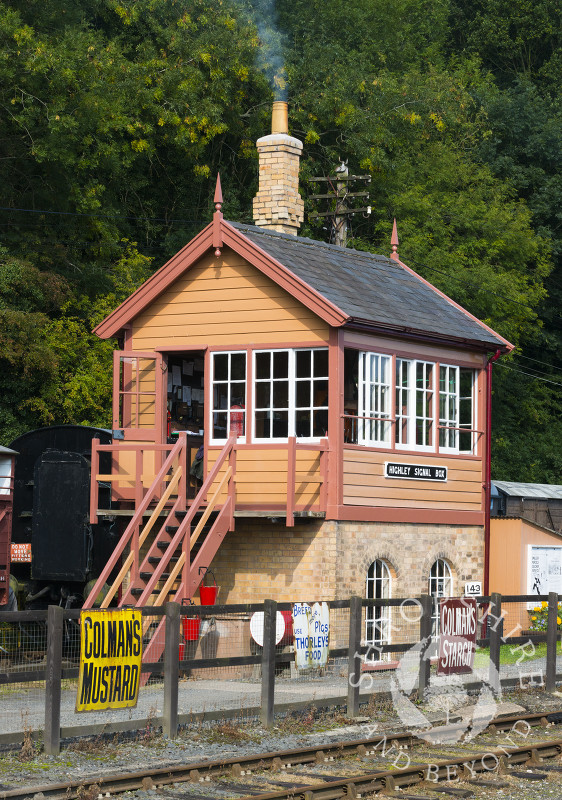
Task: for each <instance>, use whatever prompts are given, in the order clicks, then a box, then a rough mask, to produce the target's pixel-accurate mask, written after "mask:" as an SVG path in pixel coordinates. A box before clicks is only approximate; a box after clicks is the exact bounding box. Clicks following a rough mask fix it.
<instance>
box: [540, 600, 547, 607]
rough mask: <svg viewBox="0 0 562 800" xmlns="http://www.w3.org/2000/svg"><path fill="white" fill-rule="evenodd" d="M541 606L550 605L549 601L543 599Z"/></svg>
mask: <svg viewBox="0 0 562 800" xmlns="http://www.w3.org/2000/svg"><path fill="white" fill-rule="evenodd" d="M541 606H542V607H543V608H546V607H547V606H548V603H547V602H546V600H543V601H542V603H541Z"/></svg>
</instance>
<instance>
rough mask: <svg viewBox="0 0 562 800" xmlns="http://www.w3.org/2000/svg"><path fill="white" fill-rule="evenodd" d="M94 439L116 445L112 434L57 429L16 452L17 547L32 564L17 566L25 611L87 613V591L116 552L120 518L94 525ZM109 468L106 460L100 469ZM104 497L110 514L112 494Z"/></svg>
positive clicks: (23, 440)
mask: <svg viewBox="0 0 562 800" xmlns="http://www.w3.org/2000/svg"><path fill="white" fill-rule="evenodd" d="M94 436H97V437H98V438H99V439H100V442H101V443H102V444H109V443H110V442H111V431H108V430H104V429H102V428H91V427H87V426H84V425H54V426H51V427H48V428H39V429H37V430H34V431H29V432H28V433H24V434H23V435H22V436H19V437H18V438H17V439H14V441H13V442H12V443H11V445H10V447H11V449H13V450H16V451H17V452H18V454H19V455H18V456H17V457H16V467H15V483H14V509H13V524H12V542H13V543H15V544H31V562H30V563H22V562H18V563H14V561H12V563H11V575H12V576H13V577H15V578H16V579H17V581H18V586H17V588H18V590H19V591H18V595H19V596H18V601H19V607H20V608H22V607H25V608H46V607H47V606H48V605H49V604H56V605H62V606H64V607H67V608H68V607H79V606H81V605H82V601H83V594H84V589H85V587H86V584H87V583H88V582H89V581H91V580H92V579H94V578H96V577H97V576H98V575H99V573H100V571H101V568H102V567H103V565H104V564H105V563H106V562H107V559H108V558H109V556H110V554H111V553H112V551H113V550H114V548H115V544H116V542H117V536H118V531H117V528H116V524H115V518H114V517H112V516H111V515H108V516H107V517H105V518H103V519H101V520H100V522H99V523H98V524H96V525H90V523H89V502H90V464H91V450H92V439H93V437H94ZM108 458H109V454H108ZM106 467H107V465H105V464H103V461H102V469H106ZM103 491H104V490H103V488H102V492H103ZM105 491H106V492H107V498H104V500H106V502H107V505H105V506H104V507H105V508H110V507H111V505H110V503H111V500H110V491H109V487H107V488H106V489H105Z"/></svg>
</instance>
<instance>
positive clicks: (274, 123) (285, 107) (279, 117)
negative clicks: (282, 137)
mask: <svg viewBox="0 0 562 800" xmlns="http://www.w3.org/2000/svg"><path fill="white" fill-rule="evenodd" d="M271 133H287V134H288V133H289V104H288V103H286V102H285V101H284V100H275V101H274V103H273V110H272V112H271Z"/></svg>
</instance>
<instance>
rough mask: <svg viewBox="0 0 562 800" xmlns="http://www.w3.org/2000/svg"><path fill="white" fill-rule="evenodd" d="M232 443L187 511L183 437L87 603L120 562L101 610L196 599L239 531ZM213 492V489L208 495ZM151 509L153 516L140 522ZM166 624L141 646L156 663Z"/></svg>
mask: <svg viewBox="0 0 562 800" xmlns="http://www.w3.org/2000/svg"><path fill="white" fill-rule="evenodd" d="M235 442H236V436H232V437H231V438H230V439H229V440H228V441H227V443H226V445H225V446H224V448H223V450H222V451H221V453H220V455H219V457H218V459H217V460H216V462H215V464H214V465H213V467H212V469H211V471H210V472H209V474H208V475H207V477H206V478H205V480H204V481H203V484H202V486H201V488H200V490H199V492H198V494H197V496H196V497H195V499H194V500H193V501H192V503H191V504H190V506H189V507H188V508H186V503H187V500H186V493H187V492H186V485H187V481H186V480H185V477H186V476H185V471H186V459H185V452H184V449H185V448H186V438H185V435H183V436H181V437H180V439H179V441H178V442H177V444H176V445H175V446H174V447H173V449H172V450H171V452H170V453H169V455H168V457H167V458H166V460H165V461H164V464H163V465H162V467H161V469H160V470H159V471H158V474H157V475H156V477H155V478H154V481H153V483H152V485H151V486H150V488H149V489H148V491H147V492H146V494H145V496H144V498H143V499H142V502H141V503H140V504H139V505H138V507H137V508H136V510H135V513H134V514H133V517H132V518H131V521H130V523H129V524H128V526H127V528H126V530H125V532H124V533H123V536H122V537H121V539H120V541H119V543H118V545H117V547H116V548H115V550H114V552H113V554H112V555H111V557H110V559H109V561H108V562H107V564H106V566H105V567H104V569H103V571H102V573H101V575H100V576H99V578H98V580H97V581H96V583H95V585H94V587H93V589H92V591H91V592H90V594H89V596H88V597H87V599H86V601H85V603H84V606H83V608H85V609H87V608H92V607H93V606H94V605H95V602H96V598H97V597H98V595H99V594H100V592H101V591H102V589H103V587H104V586H105V585H106V584H108V583H109V581H110V576H111V575H112V573H113V572H114V571H115V569H117V567H118V565H119V563H120V562H121V567H120V569H119V571H118V573H117V576H116V577H115V578H114V579H113V581H112V582H111V585H110V587H109V591H108V592H107V594H106V595H105V597H104V598H103V600H102V602H101V604H100V607H101V608H108V607H109V606H110V605H115V604H116V605H117V606H129V607H130V606H135V607H138V608H143V607H145V606H149V605H153V606H160V605H163V604H164V603H166V602H167V601H169V600H173V601H175V602H178V603H181V602H182V601H185V600H190V599H191V598H192V597H193V595H194V594H195V592H196V590H197V588H198V586H199V584H200V583H201V580H202V579H203V576H204V574H205V568H206V567H208V566H209V565H210V563H211V561H212V560H213V558H214V556H215V554H216V552H217V550H218V549H219V547H220V545H221V542H222V540H223V538H224V536H225V534H226V533H227V532H228V531H231V530H234V506H235V454H236V451H235V447H234V445H235ZM223 467H224V469H223ZM211 489H212V491H213V494H212V496H211V497H208V495H209V492H210V491H211ZM147 513H149V516H148V520H147V521H146V522H143V520H144V518H145V515H146V514H147ZM141 554H142V555H141ZM116 598H118V601H117V603H115V600H116ZM163 625H164V619H162V620H161V622H160V624H159V625H158V626H157V627H156V630H155V631H154V632H152V631H151V635H150V639H149V641H148V643H147V645H146V647H145V649H144V655H143V659H144V660H145V661H149V662H154V661H158V659H159V658H160V656H161V655H162V652H163V648H164V637H163V636H160V635H159V634H160V630H161V629H162V628H163ZM149 627H150V626H147V629H148V628H149ZM145 633H146V630H145Z"/></svg>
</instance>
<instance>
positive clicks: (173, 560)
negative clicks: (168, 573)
mask: <svg viewBox="0 0 562 800" xmlns="http://www.w3.org/2000/svg"><path fill="white" fill-rule="evenodd" d="M178 560H179V556H171V557H170V558H169V559H168V561H169V562H170V563H171V564H175V563H176V561H178ZM161 561H162V559H161V558H159V557H158V556H149V557H148V563H149V564H154V566H158V564H159V563H160V562H161Z"/></svg>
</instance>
